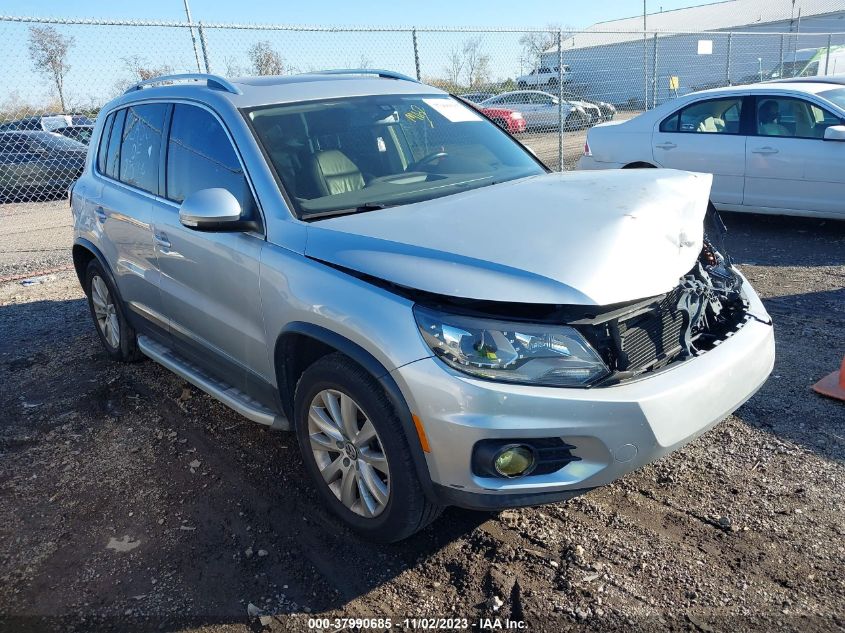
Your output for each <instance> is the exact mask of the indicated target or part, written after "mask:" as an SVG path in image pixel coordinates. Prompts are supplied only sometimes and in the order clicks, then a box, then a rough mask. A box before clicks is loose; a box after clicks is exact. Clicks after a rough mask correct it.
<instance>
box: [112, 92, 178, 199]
mask: <svg viewBox="0 0 845 633" xmlns="http://www.w3.org/2000/svg"><path fill="white" fill-rule="evenodd" d="M167 107H168V106H167V105H166V104H164V103H148V104H144V105H139V106H132V107H130V108H127V110H126V122H125V123H124V124H123V136H122V139H123V140H122V142H121V148H120V170H119V173H120V180H121V181H122V182H125V183H126V184H127V185H131V186H133V187H138V188H139V189H143V190H144V191H149V192H150V193H155V194H157V193H158V166H159V163H160V162H161V138H162V130H163V128H164V117H165V115H166V114H167Z"/></svg>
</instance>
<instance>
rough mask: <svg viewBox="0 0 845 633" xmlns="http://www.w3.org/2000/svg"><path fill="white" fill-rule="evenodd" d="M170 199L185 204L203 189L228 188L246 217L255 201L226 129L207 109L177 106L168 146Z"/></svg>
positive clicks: (168, 190) (168, 188)
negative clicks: (186, 200) (192, 195)
mask: <svg viewBox="0 0 845 633" xmlns="http://www.w3.org/2000/svg"><path fill="white" fill-rule="evenodd" d="M166 183H167V197H168V198H169V199H171V200H174V201H176V202H182V201H183V200H184V199H185V198H187V197H188V196H189V195H191V194H192V193H194V192H195V191H199V190H201V189H210V188H213V187H220V188H223V189H227V190H228V191H229V192H230V193H231V194H232V195H233V196H235V198H236V199H237V200H238V202H240V203H241V208H242V209H243V210H244V211H245V213H246V215H249V213H250V212H251V211H252V208H253V207H254V201H253V198H252V193H251V191H250V189H249V184H248V183H247V180H246V176H245V175H244V171H243V168H242V167H241V163H240V161H239V160H238V155H237V153H236V152H235V148H234V147H233V146H232V142H231V141H230V140H229V136H228V135H227V134H226V131H225V130H224V129H223V126H222V125H221V124H220V122H219V121H218V120H217V118H215V116H214V115H213V114H211V113H210V112H209V111H208V110H205V109H204V108H199V107H197V106H191V105H185V104H182V103H177V104H176V105H175V106H174V107H173V120H172V122H171V124H170V138H169V140H168V143H167V177H166Z"/></svg>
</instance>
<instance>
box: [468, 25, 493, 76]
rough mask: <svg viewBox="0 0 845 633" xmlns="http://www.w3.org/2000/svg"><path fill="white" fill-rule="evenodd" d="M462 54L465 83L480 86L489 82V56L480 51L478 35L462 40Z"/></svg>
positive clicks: (479, 37)
mask: <svg viewBox="0 0 845 633" xmlns="http://www.w3.org/2000/svg"><path fill="white" fill-rule="evenodd" d="M463 56H464V68H465V70H466V77H467V85H468V86H469V87H470V88H480V87H482V86H484V85H485V84H488V83H490V56H489V55H485V54H484V53H483V52H482V51H481V36H480V35H479V36H478V37H473V38H471V39H469V40H467V41H466V42H464V47H463Z"/></svg>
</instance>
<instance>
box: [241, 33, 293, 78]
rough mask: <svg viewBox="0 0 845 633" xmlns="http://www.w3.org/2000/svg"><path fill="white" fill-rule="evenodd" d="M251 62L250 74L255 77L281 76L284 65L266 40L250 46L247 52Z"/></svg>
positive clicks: (277, 53)
mask: <svg viewBox="0 0 845 633" xmlns="http://www.w3.org/2000/svg"><path fill="white" fill-rule="evenodd" d="M247 56H248V57H249V60H250V61H251V62H252V69H251V70H252V72H253V73H254V74H256V75H283V74H284V72H285V64H284V61H283V60H282V56H281V55H280V54H279V52H278V51H277V50H275V49H274V48H273V47H272V46H271V45H270V42H269V41H268V40H262V41H260V42H256V43H255V44H253V45H252V47H251V48H250V49H249V52H247Z"/></svg>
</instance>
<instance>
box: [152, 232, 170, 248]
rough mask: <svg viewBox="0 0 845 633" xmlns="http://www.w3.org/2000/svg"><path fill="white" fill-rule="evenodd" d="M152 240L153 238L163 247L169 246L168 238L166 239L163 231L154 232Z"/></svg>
mask: <svg viewBox="0 0 845 633" xmlns="http://www.w3.org/2000/svg"><path fill="white" fill-rule="evenodd" d="M153 240H155V243H156V244H158V245H159V246H161V247H162V248H164V249H168V248H170V240H168V239H167V235H166V234H165V233H158V232H157V233H154V234H153Z"/></svg>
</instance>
